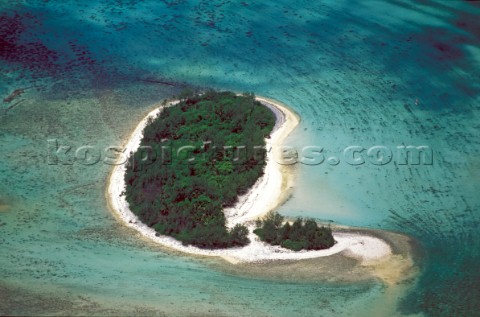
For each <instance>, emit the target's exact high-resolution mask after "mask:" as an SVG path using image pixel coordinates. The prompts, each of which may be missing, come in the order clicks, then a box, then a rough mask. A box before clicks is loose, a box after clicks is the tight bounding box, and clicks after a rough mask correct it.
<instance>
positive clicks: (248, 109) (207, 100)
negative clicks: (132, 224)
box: [125, 91, 275, 248]
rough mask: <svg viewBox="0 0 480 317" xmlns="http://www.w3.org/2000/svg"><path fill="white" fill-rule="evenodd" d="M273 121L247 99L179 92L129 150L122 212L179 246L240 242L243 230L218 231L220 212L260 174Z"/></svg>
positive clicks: (226, 94)
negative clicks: (130, 213) (175, 101)
mask: <svg viewBox="0 0 480 317" xmlns="http://www.w3.org/2000/svg"><path fill="white" fill-rule="evenodd" d="M274 124H275V117H274V115H273V113H272V112H271V111H270V110H269V109H268V108H266V107H265V106H263V105H261V104H260V103H259V102H257V101H256V100H255V96H254V95H253V94H244V95H242V96H237V95H235V94H233V93H231V92H213V91H210V92H207V93H205V94H202V95H192V94H186V95H183V96H182V101H181V102H180V103H179V104H178V105H175V106H171V107H167V108H165V109H164V110H163V111H162V112H161V113H160V115H159V116H158V117H157V118H155V119H153V120H151V121H150V122H149V123H148V125H147V126H146V128H145V130H144V137H143V139H142V141H141V146H140V148H139V150H137V152H136V153H131V156H130V160H129V164H128V167H127V171H126V174H125V183H126V191H125V193H126V199H127V201H128V203H129V205H130V209H131V210H132V211H133V212H134V213H135V214H136V215H137V216H138V217H139V219H141V221H143V222H144V223H145V224H147V225H148V226H151V227H153V228H154V229H155V230H156V231H157V232H158V234H162V235H169V236H172V237H175V238H176V239H178V240H180V241H182V242H183V243H184V244H192V245H195V246H198V247H201V248H224V247H233V246H243V245H246V244H248V243H249V240H248V238H247V234H248V230H247V228H246V227H244V226H240V225H238V226H236V227H234V228H232V229H231V230H230V231H229V230H228V229H227V228H226V223H225V215H224V213H223V208H225V207H229V206H233V205H234V204H235V203H236V202H237V197H238V196H239V195H241V194H244V193H246V192H247V191H248V189H249V188H250V187H251V186H253V184H254V183H255V181H256V180H257V179H258V178H259V177H260V176H262V174H263V168H264V165H265V154H266V153H265V138H267V137H269V134H270V132H271V131H272V129H273V126H274ZM146 147H151V148H150V149H149V150H148V151H146V150H145V149H146Z"/></svg>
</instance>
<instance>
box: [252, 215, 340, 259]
mask: <svg viewBox="0 0 480 317" xmlns="http://www.w3.org/2000/svg"><path fill="white" fill-rule="evenodd" d="M283 223H284V217H283V216H281V215H280V214H278V213H276V212H269V213H268V214H267V215H266V216H265V217H264V218H263V219H262V220H257V224H256V225H257V229H255V230H254V231H253V232H254V233H255V234H257V235H258V236H259V237H260V239H261V240H262V241H265V242H267V243H269V244H272V245H280V246H282V247H284V248H287V249H290V250H294V251H300V250H322V249H328V248H330V247H332V246H333V245H334V244H335V240H334V238H333V235H332V230H331V228H330V227H324V226H322V227H319V226H318V224H317V222H316V221H315V220H312V219H307V220H305V221H304V220H303V219H302V218H297V219H296V220H295V221H294V222H293V224H292V225H290V223H289V222H286V223H285V224H283Z"/></svg>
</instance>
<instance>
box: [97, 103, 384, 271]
mask: <svg viewBox="0 0 480 317" xmlns="http://www.w3.org/2000/svg"><path fill="white" fill-rule="evenodd" d="M257 100H258V101H260V102H261V103H262V104H264V105H265V106H267V107H269V108H270V109H271V110H272V112H273V113H274V114H275V117H276V124H275V127H274V129H273V132H272V134H271V137H270V138H269V139H267V140H266V142H267V150H268V153H267V164H266V167H265V173H264V175H263V176H262V177H261V178H260V179H259V180H258V181H257V182H256V183H255V185H254V186H253V187H252V189H251V190H250V191H249V192H248V193H247V194H246V195H244V196H242V197H240V199H239V202H238V203H237V204H236V205H235V206H234V207H232V208H228V209H226V210H225V216H226V220H227V226H228V227H232V226H234V225H235V224H238V223H240V224H245V225H246V226H247V227H248V228H249V230H250V234H249V238H250V240H251V243H250V244H249V245H247V246H245V247H242V248H231V249H221V250H205V249H200V248H197V247H193V246H184V245H182V243H181V242H179V241H177V240H175V239H174V238H172V237H168V236H156V232H155V230H154V229H152V228H150V227H148V226H147V225H145V224H143V223H141V222H140V221H139V220H138V218H137V217H136V216H135V215H134V214H133V213H132V212H131V211H130V209H129V206H128V203H127V201H126V200H125V196H124V195H123V191H124V190H125V182H124V174H125V168H126V166H125V165H124V164H121V165H116V166H115V167H114V169H113V171H112V173H111V175H110V179H109V181H108V184H107V192H106V195H107V199H108V201H109V204H110V206H111V208H112V209H113V211H114V212H115V213H116V215H118V217H119V218H120V219H121V220H122V221H123V222H124V223H125V224H126V225H127V226H129V227H131V228H134V229H135V230H137V231H138V232H139V233H141V234H142V235H143V236H144V237H146V238H148V239H150V240H152V241H154V242H157V243H159V244H161V245H162V246H164V247H167V248H170V249H174V250H176V251H180V252H184V253H189V254H195V255H200V256H216V257H222V258H224V259H225V260H227V261H229V262H231V263H249V262H250V263H251V262H265V261H273V260H302V259H312V258H318V257H326V256H331V255H334V254H338V253H341V252H342V253H343V254H345V255H347V256H350V257H353V258H356V259H358V260H360V261H361V262H362V263H363V262H368V261H375V260H379V259H382V258H386V257H388V256H389V255H391V253H392V250H391V248H390V246H389V244H388V243H386V242H385V241H383V240H381V239H379V238H377V237H372V236H368V235H363V234H359V233H346V232H334V238H335V240H336V241H337V243H336V244H335V245H334V246H333V247H331V248H330V249H327V250H319V251H300V252H294V251H291V250H287V249H284V248H281V247H279V246H271V245H269V244H266V243H264V242H262V241H260V240H259V239H258V237H257V236H256V235H255V234H254V233H253V232H252V231H253V229H254V226H253V220H255V219H256V218H258V217H260V216H262V215H264V214H266V213H267V212H268V211H270V210H272V209H275V208H276V207H277V206H278V205H279V204H280V203H281V202H282V201H284V199H285V186H286V184H287V186H289V185H291V183H292V181H291V179H290V181H286V179H285V177H287V176H288V175H287V174H286V173H283V172H282V171H283V168H284V167H283V166H282V165H280V164H278V163H276V162H275V160H274V158H273V156H274V149H275V147H276V146H279V145H281V144H282V143H283V141H284V140H285V139H286V137H287V136H288V135H289V134H290V133H291V132H292V131H293V130H294V129H295V127H296V126H297V125H298V123H299V121H300V119H299V117H298V116H297V115H296V114H295V113H294V112H293V111H292V110H290V109H289V108H288V107H286V106H285V105H283V104H281V103H279V102H276V101H274V100H271V99H267V98H263V97H257ZM177 102H178V101H177ZM175 103H176V102H172V103H170V104H169V105H173V104H175ZM167 106H168V105H167ZM163 107H164V106H159V107H157V108H156V109H154V110H153V111H151V112H150V113H149V114H148V115H147V116H146V117H145V118H144V119H143V120H142V121H141V122H140V123H139V124H138V125H137V127H136V128H135V130H134V131H133V133H132V134H131V135H130V138H129V139H128V141H127V143H126V145H125V151H124V153H130V152H135V150H136V149H137V148H138V147H139V146H140V142H141V140H142V137H143V133H142V132H143V129H144V128H145V126H146V124H147V122H148V120H149V119H150V118H154V117H156V116H157V115H158V114H159V113H160V112H161V111H162V109H163ZM272 148H273V150H271V149H272Z"/></svg>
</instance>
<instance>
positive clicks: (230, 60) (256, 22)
mask: <svg viewBox="0 0 480 317" xmlns="http://www.w3.org/2000/svg"><path fill="white" fill-rule="evenodd" d="M0 8H1V9H2V12H3V15H2V20H1V28H0V32H1V33H2V38H3V39H6V40H7V41H9V43H15V45H14V46H8V49H9V50H10V51H9V52H10V53H8V52H6V50H4V51H2V53H1V57H2V59H1V63H0V69H1V72H2V80H1V81H0V84H1V86H0V92H1V95H2V96H4V98H5V97H6V96H8V95H9V94H10V93H11V92H12V91H13V90H15V89H17V88H22V87H30V86H35V87H34V88H30V89H27V90H25V93H24V94H23V95H21V96H20V97H18V98H17V99H15V101H13V102H12V103H11V104H14V103H15V102H16V101H17V100H18V101H19V100H22V99H25V101H23V102H22V103H20V104H18V105H17V106H15V107H14V108H12V109H10V110H8V111H7V112H6V114H3V115H2V116H0V124H1V128H0V144H1V146H2V147H1V152H0V153H1V154H0V157H1V160H0V180H1V182H0V206H1V205H8V206H9V207H7V208H3V209H0V210H1V211H0V242H1V246H2V249H1V250H2V252H1V257H0V276H1V280H0V281H1V282H0V287H1V288H0V295H1V296H0V298H1V299H0V313H2V314H42V313H43V314H52V313H58V314H61V313H62V312H63V314H65V313H66V312H69V313H76V314H81V313H82V312H84V313H85V312H89V313H90V314H92V313H95V314H117V313H118V312H123V313H124V314H132V313H135V314H151V313H158V314H161V313H166V314H183V315H191V314H200V315H205V314H217V315H242V316H245V315H260V316H261V315H275V316H277V315H285V316H292V315H299V316H300V315H301V316H304V315H322V316H328V315H352V314H354V315H358V314H360V312H361V314H364V315H368V316H372V315H373V316H382V315H384V310H383V309H384V307H382V306H384V305H385V304H384V303H385V302H386V300H387V299H388V296H389V294H388V291H386V289H385V287H384V286H382V285H381V284H380V283H373V282H372V283H367V284H351V285H350V284H342V285H336V284H333V283H322V284H319V283H314V284H306V283H285V282H272V281H269V282H267V281H262V280H254V279H248V278H241V277H237V276H230V275H226V274H224V273H220V272H218V271H216V270H213V269H211V268H210V267H209V266H207V265H205V264H202V263H200V262H198V261H195V260H192V259H188V258H183V257H178V256H172V255H167V254H164V253H162V252H160V251H158V249H156V248H155V247H153V246H151V245H150V244H148V243H145V242H143V241H141V240H138V239H136V236H135V235H133V233H132V232H131V231H129V230H126V229H125V228H122V227H121V226H119V225H118V224H117V222H116V220H115V219H114V218H113V216H112V215H111V214H110V212H109V211H108V209H107V208H106V202H105V198H104V193H103V190H104V186H105V181H106V178H107V175H108V172H109V170H110V167H109V166H108V165H104V164H95V165H92V166H84V165H81V164H74V165H72V166H64V165H56V166H55V165H48V164H47V154H48V148H47V140H48V139H49V138H57V139H58V140H59V143H61V144H71V145H74V146H80V145H92V146H95V147H96V148H98V149H102V148H103V147H105V146H106V145H119V144H120V143H121V140H122V139H123V138H124V137H125V136H126V135H127V134H128V132H129V131H130V130H131V129H132V128H133V127H134V126H135V124H136V123H137V122H138V121H139V120H140V119H141V118H142V116H143V115H144V114H145V112H146V111H147V110H149V109H150V108H151V106H152V104H153V103H155V102H158V101H161V100H162V99H163V98H166V97H169V96H171V95H173V94H176V93H178V92H179V91H180V90H181V89H182V87H183V86H184V85H193V86H200V87H213V88H218V89H232V90H236V91H254V92H255V93H257V94H259V95H263V96H267V97H272V98H275V99H277V100H280V101H282V102H284V103H286V104H288V105H291V107H292V108H293V109H295V110H296V111H297V112H298V113H299V114H300V116H301V117H302V122H301V124H300V126H299V128H298V129H297V130H296V131H295V132H294V134H293V135H292V136H291V137H290V138H289V140H288V143H289V144H291V145H292V146H295V147H296V148H301V147H302V146H304V145H316V146H321V147H323V148H324V151H325V156H326V158H328V157H330V156H337V157H340V163H339V164H338V165H335V166H334V165H330V164H328V163H327V162H324V163H323V164H321V165H318V166H305V165H300V164H299V165H297V166H298V173H299V177H298V182H297V186H296V188H295V191H294V194H293V197H292V199H290V200H289V201H288V202H287V203H286V204H285V205H284V206H282V207H281V208H280V211H281V212H282V213H284V214H286V215H292V216H297V215H301V216H311V217H316V218H319V219H322V220H332V221H335V222H337V223H341V224H347V225H360V226H367V227H372V228H383V229H390V230H395V231H399V232H403V233H406V234H408V235H410V236H413V237H415V238H416V239H417V240H418V241H419V242H420V244H421V246H422V248H423V252H424V253H425V259H424V261H423V263H422V272H421V275H420V277H419V281H418V283H417V284H416V285H412V287H411V288H410V289H409V291H408V292H407V293H406V294H405V296H403V297H402V298H401V299H400V301H399V303H398V306H395V307H394V309H396V310H397V311H396V314H398V315H402V314H405V315H408V314H414V313H419V314H424V315H429V316H474V315H478V311H480V302H479V300H478V299H479V298H480V288H479V287H478V283H479V282H480V274H479V273H478V270H477V268H478V264H479V262H480V254H479V250H480V234H479V233H478V229H477V228H478V226H479V223H480V212H479V207H480V200H479V199H478V194H477V191H478V189H477V188H478V187H479V181H480V173H479V171H480V160H479V158H478V154H479V150H480V146H479V143H478V137H479V132H478V131H479V128H480V127H479V122H480V120H479V111H478V110H479V105H480V102H479V101H480V98H479V92H480V84H479V83H480V80H479V77H480V76H479V74H480V71H479V68H480V49H479V47H480V45H479V44H480V25H479V22H478V15H479V14H480V7H479V6H478V4H476V3H469V2H459V1H448V2H447V1H434V2H423V1H412V2H401V1H388V2H387V3H384V2H379V1H362V2H360V3H352V1H322V2H312V1H296V2H293V1H290V2H289V1H275V2H271V3H268V2H265V1H263V2H261V3H254V2H250V1H245V2H242V3H235V2H230V1H190V2H187V1H102V2H99V1H89V2H87V3H85V2H84V1H62V2H60V1H58V2H56V1H15V2H8V3H6V2H2V4H0ZM15 14H17V15H15ZM6 25H10V26H12V25H15V27H12V28H7V27H5V26H6ZM21 26H23V27H21ZM3 47H7V46H5V45H4V46H3ZM145 79H147V80H150V79H156V80H158V81H162V82H168V83H167V84H165V83H164V84H160V83H152V82H145V81H144V80H145ZM172 85H173V86H172ZM11 104H6V103H4V104H3V105H2V107H3V109H7V108H8V107H9V106H10V105H11ZM350 145H359V146H362V147H365V148H370V147H371V146H377V145H382V146H386V147H388V148H391V149H395V148H396V146H398V145H415V146H419V145H427V146H429V147H430V148H431V149H432V150H433V165H406V166H404V165H399V164H395V163H394V162H392V163H390V164H386V165H382V166H378V165H373V164H370V163H367V164H364V165H361V166H351V165H348V164H346V162H345V160H344V158H343V157H342V155H341V154H342V150H343V149H344V148H345V147H347V146H350ZM394 161H395V159H394ZM2 299H3V300H2ZM22 299H23V300H22ZM395 305H396V304H395Z"/></svg>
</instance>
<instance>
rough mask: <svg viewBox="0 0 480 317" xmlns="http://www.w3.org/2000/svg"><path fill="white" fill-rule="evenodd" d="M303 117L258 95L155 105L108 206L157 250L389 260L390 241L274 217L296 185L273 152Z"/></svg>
mask: <svg viewBox="0 0 480 317" xmlns="http://www.w3.org/2000/svg"><path fill="white" fill-rule="evenodd" d="M204 107H205V108H204ZM299 122H300V118H299V117H298V115H297V114H296V113H295V112H294V111H292V110H291V109H290V108H289V107H288V106H286V105H284V104H282V103H281V102H278V101H276V100H272V99H268V98H265V97H259V96H254V95H253V94H244V95H236V94H234V93H227V92H221V93H220V92H213V91H210V92H206V93H203V94H201V95H194V94H193V93H188V94H185V93H184V94H182V95H181V96H179V97H177V98H176V99H175V98H174V99H173V100H171V101H164V102H163V103H161V104H160V103H159V104H157V105H155V108H154V109H152V110H151V111H150V112H149V113H148V114H147V115H146V116H145V117H144V118H143V119H142V120H141V121H140V122H139V123H138V125H137V126H136V127H135V129H134V130H133V131H132V132H131V133H130V135H129V137H128V139H127V140H126V141H125V145H124V151H123V153H130V159H129V161H128V164H125V162H126V160H125V158H124V157H122V156H119V157H118V160H117V164H116V165H115V166H114V168H113V169H112V172H111V175H110V177H109V179H108V184H107V187H106V196H107V199H108V203H109V206H110V207H111V208H112V211H113V212H114V215H115V216H117V217H118V219H119V220H120V221H122V222H123V223H124V224H125V225H126V226H127V227H130V228H132V229H134V230H136V231H137V232H138V233H140V234H141V235H142V236H143V237H144V238H147V239H149V240H151V241H154V242H155V243H158V244H159V245H160V246H161V247H166V248H167V249H169V250H172V249H173V250H176V251H180V252H183V253H186V254H194V255H198V256H207V257H210V256H213V257H220V258H222V259H223V260H225V261H227V262H229V263H232V264H238V263H267V262H268V263H269V261H277V260H280V261H281V260H288V261H291V260H293V261H297V260H304V259H313V258H319V257H328V256H331V255H333V254H339V253H342V252H343V251H346V252H345V253H344V254H345V255H346V256H348V257H352V258H355V259H359V260H361V261H362V263H370V261H378V260H380V259H389V256H390V255H391V254H392V250H391V248H390V246H389V244H388V243H386V242H385V241H383V240H382V239H379V238H376V237H373V236H371V235H370V234H365V233H358V232H346V231H334V232H332V230H330V226H328V227H327V228H323V227H320V228H319V226H318V225H317V224H316V223H315V221H313V220H306V221H303V220H302V219H297V220H296V221H295V222H294V221H291V222H289V223H288V225H287V224H286V222H285V221H284V219H283V218H282V217H281V216H280V215H277V214H275V213H271V214H268V212H269V211H272V210H275V209H276V208H277V207H278V206H279V205H280V204H281V203H282V201H284V199H286V197H287V194H288V190H289V189H290V188H292V187H293V186H294V174H293V173H292V171H291V170H290V169H289V168H288V167H286V166H283V165H280V164H276V163H275V158H274V151H272V150H271V148H273V147H275V146H280V145H282V144H283V143H284V142H285V139H286V138H287V137H288V136H289V134H290V133H291V132H292V131H293V130H294V129H295V128H296V127H297V126H298V124H299ZM219 131H220V132H219ZM202 135H203V137H199V136H202ZM247 136H256V138H251V139H250V138H247ZM243 137H245V138H246V139H242V138H243ZM235 138H237V139H235ZM180 139H183V142H181V141H180ZM238 139H240V141H238ZM257 141H259V142H257ZM237 142H238V143H237ZM242 143H243V146H242ZM239 144H240V145H239ZM265 144H266V145H267V149H268V151H266V152H265V151H264V150H265ZM222 145H223V146H222ZM149 146H150V148H149V149H150V151H148V150H147V149H146V147H147V148H148V147H149ZM169 149H170V150H169ZM180 149H182V151H179V150H180ZM184 149H187V151H183V150H184ZM164 150H165V151H164ZM180 152H181V153H180ZM152 153H157V154H158V155H157V157H156V158H155V155H153V156H152V155H150V154H152ZM145 154H148V155H145ZM163 154H168V155H163ZM179 154H181V155H179ZM229 206H230V207H229ZM265 215H267V216H266V217H265ZM262 217H263V218H262ZM258 219H261V220H258ZM269 219H272V220H273V226H272V223H271V222H270V220H269ZM256 220H257V221H256ZM265 220H267V221H265ZM255 224H257V227H256V226H255ZM292 227H294V229H293V230H292ZM269 228H270V229H269ZM254 231H255V232H254ZM330 234H332V237H330ZM298 251H301V252H298ZM265 261H267V262H265ZM372 263H373V262H372ZM375 263H376V262H375ZM382 263H383V262H382Z"/></svg>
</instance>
